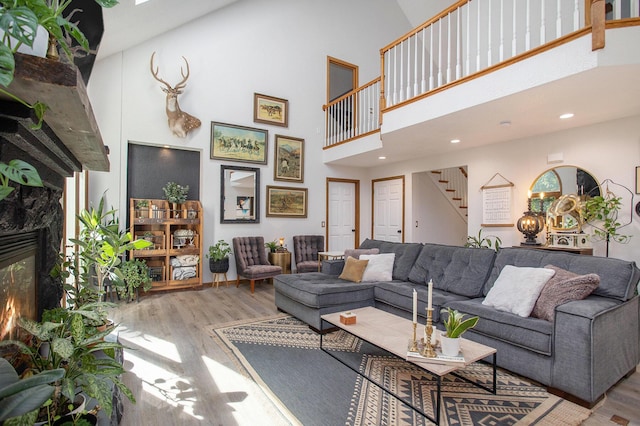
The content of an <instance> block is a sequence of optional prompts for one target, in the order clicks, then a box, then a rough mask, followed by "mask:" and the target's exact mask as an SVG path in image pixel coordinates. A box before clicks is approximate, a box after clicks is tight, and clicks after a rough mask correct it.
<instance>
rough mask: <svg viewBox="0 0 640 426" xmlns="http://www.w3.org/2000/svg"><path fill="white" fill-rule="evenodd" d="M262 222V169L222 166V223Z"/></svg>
mask: <svg viewBox="0 0 640 426" xmlns="http://www.w3.org/2000/svg"><path fill="white" fill-rule="evenodd" d="M259 222H260V169H258V168H253V167H240V166H226V165H224V164H223V165H221V166H220V223H259Z"/></svg>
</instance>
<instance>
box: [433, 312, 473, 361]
mask: <svg viewBox="0 0 640 426" xmlns="http://www.w3.org/2000/svg"><path fill="white" fill-rule="evenodd" d="M443 311H445V312H446V313H447V319H446V320H445V321H444V328H445V330H446V332H447V334H443V335H442V336H440V345H441V348H442V354H443V355H446V356H458V354H459V353H460V337H461V336H462V334H463V333H464V332H465V331H467V330H468V329H470V328H473V327H475V326H476V324H477V323H478V319H479V318H478V317H472V318H467V319H464V317H465V315H464V314H461V313H460V312H458V311H456V310H455V309H451V308H447V309H443Z"/></svg>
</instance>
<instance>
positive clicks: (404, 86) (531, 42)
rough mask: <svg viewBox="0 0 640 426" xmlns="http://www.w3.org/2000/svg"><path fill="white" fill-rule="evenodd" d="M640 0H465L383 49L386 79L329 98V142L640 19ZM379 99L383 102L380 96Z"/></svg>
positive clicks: (599, 42)
mask: <svg viewBox="0 0 640 426" xmlns="http://www.w3.org/2000/svg"><path fill="white" fill-rule="evenodd" d="M639 16H640V0H613V1H611V0H606V2H605V0H461V1H459V2H457V3H455V4H454V5H452V6H451V7H449V8H447V9H445V10H444V11H443V12H441V13H440V14H438V15H436V16H434V17H433V18H431V19H430V20H428V21H427V22H425V23H424V24H422V25H421V26H419V27H417V28H415V29H414V30H412V31H411V32H409V33H407V34H406V35H404V36H403V37H401V38H399V39H398V40H396V41H395V42H393V43H391V44H389V45H387V46H385V47H384V48H382V49H381V50H380V56H381V70H382V72H383V75H382V77H381V78H380V79H376V80H373V81H372V82H370V83H367V84H366V85H364V86H362V87H360V88H358V89H356V90H354V91H352V92H349V93H347V94H345V95H344V96H342V97H340V98H338V99H336V100H335V101H333V102H331V103H329V104H328V105H325V106H324V107H323V108H324V110H325V112H326V132H325V135H326V139H325V147H329V146H333V145H336V144H340V143H343V142H346V141H349V140H352V139H355V138H359V137H361V136H364V135H367V134H370V133H373V132H375V131H377V130H379V128H380V124H381V115H380V114H381V113H384V112H385V111H387V110H390V109H393V108H397V107H400V106H402V105H404V104H406V103H409V102H414V101H416V100H419V99H422V98H424V97H426V96H429V95H431V94H433V93H437V92H438V91H440V90H445V89H446V88H448V87H452V86H453V85H455V84H459V83H462V82H465V81H468V80H470V79H472V78H476V77H479V76H482V75H484V74H486V73H489V72H491V71H494V70H496V69H499V68H501V67H504V66H507V65H509V64H512V63H515V62H517V61H519V60H523V59H526V58H528V57H530V56H533V55H535V54H538V53H540V52H542V51H544V50H547V49H551V48H553V47H555V46H557V45H559V44H561V43H564V42H567V41H570V40H572V39H574V38H577V37H580V36H582V35H584V34H588V33H589V32H591V33H592V37H593V48H594V50H595V49H598V48H602V47H604V28H605V19H606V20H607V21H610V22H607V24H606V26H620V25H639V24H640V19H639ZM378 100H379V102H378Z"/></svg>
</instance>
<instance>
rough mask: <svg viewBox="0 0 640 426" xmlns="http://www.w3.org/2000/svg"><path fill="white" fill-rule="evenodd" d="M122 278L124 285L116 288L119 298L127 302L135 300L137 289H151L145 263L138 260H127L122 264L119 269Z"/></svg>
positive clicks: (147, 268)
mask: <svg viewBox="0 0 640 426" xmlns="http://www.w3.org/2000/svg"><path fill="white" fill-rule="evenodd" d="M120 270H121V271H122V275H123V277H124V283H123V284H121V285H118V286H116V289H117V291H118V294H119V295H120V297H122V298H124V299H125V300H126V301H127V302H129V301H131V300H133V298H134V297H135V298H136V299H137V297H138V294H139V291H140V290H139V289H140V287H142V289H143V290H144V291H149V290H150V289H151V277H150V276H149V267H148V266H147V264H146V262H144V261H143V260H140V259H129V260H126V261H124V262H123V263H122V266H121V267H120Z"/></svg>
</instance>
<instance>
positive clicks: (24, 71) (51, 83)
mask: <svg viewBox="0 0 640 426" xmlns="http://www.w3.org/2000/svg"><path fill="white" fill-rule="evenodd" d="M15 60H16V70H15V75H14V80H13V82H12V83H11V84H10V85H9V91H10V92H11V93H13V94H15V95H17V96H19V97H20V98H22V99H24V100H26V101H27V102H29V103H33V102H35V101H40V102H43V103H45V104H47V105H48V106H49V109H48V110H47V112H46V113H45V116H44V119H45V122H46V123H47V124H48V126H49V127H50V128H51V130H52V131H53V132H54V133H55V135H56V136H57V137H58V138H59V139H60V140H61V141H62V143H63V144H64V145H65V146H66V147H67V149H68V150H69V151H70V152H71V153H72V154H73V156H75V157H76V159H77V160H78V161H79V162H80V164H82V167H83V168H84V169H88V170H95V171H109V158H108V156H107V149H106V147H105V146H104V143H103V141H102V136H101V135H100V130H99V128H98V123H97V121H96V119H95V116H94V114H93V109H92V108H91V103H90V102H89V97H88V95H87V88H86V86H85V84H84V82H83V80H82V76H81V75H80V72H79V71H78V68H77V67H76V66H75V65H70V64H66V63H63V62H59V61H53V60H50V59H46V58H40V57H37V56H30V55H23V54H20V53H16V54H15Z"/></svg>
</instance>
